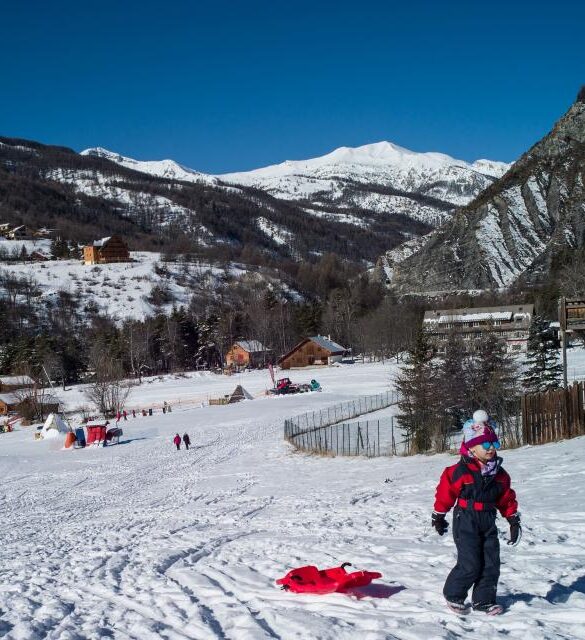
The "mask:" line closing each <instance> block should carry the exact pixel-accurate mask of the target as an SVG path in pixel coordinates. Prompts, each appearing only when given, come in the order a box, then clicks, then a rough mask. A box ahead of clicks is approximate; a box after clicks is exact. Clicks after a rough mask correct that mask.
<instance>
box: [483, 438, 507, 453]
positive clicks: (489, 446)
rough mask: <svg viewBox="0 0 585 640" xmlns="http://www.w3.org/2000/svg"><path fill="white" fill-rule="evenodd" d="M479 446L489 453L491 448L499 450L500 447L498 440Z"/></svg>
mask: <svg viewBox="0 0 585 640" xmlns="http://www.w3.org/2000/svg"><path fill="white" fill-rule="evenodd" d="M481 446H482V447H483V448H484V449H485V450H486V451H489V450H490V449H491V448H492V447H493V448H494V449H499V448H500V447H501V446H502V445H501V444H500V441H499V440H496V441H495V442H482V443H481Z"/></svg>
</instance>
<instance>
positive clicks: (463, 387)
mask: <svg viewBox="0 0 585 640" xmlns="http://www.w3.org/2000/svg"><path fill="white" fill-rule="evenodd" d="M444 344H445V349H444V352H443V353H442V354H441V356H440V358H439V362H438V365H437V370H436V379H437V384H440V393H438V394H437V396H436V400H435V403H436V407H437V409H438V410H439V412H440V421H439V423H440V433H437V434H436V441H435V449H436V450H438V451H442V450H444V449H445V447H446V445H447V439H448V436H449V434H450V433H451V432H453V431H457V430H459V429H461V427H462V426H463V422H464V421H465V418H466V417H467V416H468V415H469V414H470V412H471V407H470V402H469V383H470V381H469V360H470V357H469V352H468V348H467V345H466V344H465V341H464V340H463V339H462V337H461V335H460V334H458V333H456V332H455V331H452V332H451V333H450V334H448V336H447V339H446V341H445V343H444Z"/></svg>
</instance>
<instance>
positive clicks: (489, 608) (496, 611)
mask: <svg viewBox="0 0 585 640" xmlns="http://www.w3.org/2000/svg"><path fill="white" fill-rule="evenodd" d="M473 610H474V611H481V612H482V613H485V614H487V615H488V616H499V615H500V614H501V613H504V607H502V606H501V605H499V604H496V603H495V602H480V603H478V604H474V605H473Z"/></svg>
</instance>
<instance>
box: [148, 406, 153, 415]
mask: <svg viewBox="0 0 585 640" xmlns="http://www.w3.org/2000/svg"><path fill="white" fill-rule="evenodd" d="M148 415H149V416H151V415H152V407H150V409H149V410H148Z"/></svg>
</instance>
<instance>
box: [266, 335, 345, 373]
mask: <svg viewBox="0 0 585 640" xmlns="http://www.w3.org/2000/svg"><path fill="white" fill-rule="evenodd" d="M347 351H348V349H346V348H345V347H342V346H341V345H340V344H337V342H333V340H331V339H330V338H328V337H325V336H313V337H312V338H305V339H304V340H301V342H299V344H297V345H296V347H294V348H293V349H291V350H290V351H289V352H288V353H286V354H285V355H283V356H282V357H281V358H280V359H279V360H278V364H279V365H280V367H281V368H282V369H290V368H291V367H312V366H314V365H327V364H331V363H332V362H339V361H340V360H341V359H342V357H343V355H344V354H345V353H347Z"/></svg>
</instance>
